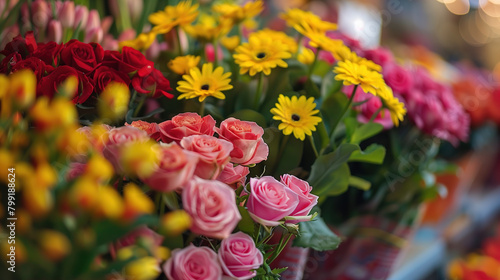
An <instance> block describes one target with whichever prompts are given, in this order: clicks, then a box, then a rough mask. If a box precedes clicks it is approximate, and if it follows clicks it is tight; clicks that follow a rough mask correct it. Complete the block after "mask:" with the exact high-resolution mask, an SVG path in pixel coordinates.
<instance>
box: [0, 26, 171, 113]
mask: <svg viewBox="0 0 500 280" xmlns="http://www.w3.org/2000/svg"><path fill="white" fill-rule="evenodd" d="M0 53H1V54H3V55H5V56H6V57H5V58H4V59H3V60H2V62H1V64H0V73H4V74H9V73H11V72H16V71H18V70H20V69H26V68H27V69H31V70H33V72H34V73H35V75H36V77H37V84H38V85H37V96H48V97H53V96H54V95H55V94H56V93H57V91H58V88H59V86H60V85H61V83H62V82H63V81H65V80H66V79H67V78H68V77H69V76H74V77H76V78H78V87H77V92H75V93H74V95H73V96H74V97H73V102H74V103H77V104H82V103H84V102H86V101H87V100H89V98H90V97H94V98H95V97H97V96H98V95H99V94H100V93H101V92H102V90H103V89H104V88H105V87H106V85H108V84H109V83H110V82H120V83H124V84H126V85H127V86H129V85H132V87H133V88H134V89H135V90H136V91H137V92H138V93H141V94H149V95H151V96H152V97H154V98H157V97H160V96H161V95H164V96H166V97H168V98H173V95H172V94H170V93H168V91H169V90H171V88H170V83H169V81H168V80H167V79H166V78H165V77H164V76H163V75H162V73H161V72H160V71H159V70H157V69H155V68H154V66H153V62H151V61H149V60H147V59H146V57H145V56H144V55H143V54H142V53H141V52H139V51H137V50H135V49H133V48H129V47H124V48H123V50H122V52H121V53H120V52H118V51H105V50H103V48H102V47H101V45H99V44H97V43H89V44H87V43H82V42H80V41H78V40H70V41H69V42H67V43H65V44H58V43H55V42H48V43H37V42H36V41H35V38H34V36H33V32H27V33H26V37H25V38H23V37H22V36H21V35H19V36H17V37H15V38H14V39H13V40H12V41H11V42H9V43H8V44H7V45H6V46H5V49H4V50H3V51H1V52H0ZM89 102H91V101H90V100H89Z"/></svg>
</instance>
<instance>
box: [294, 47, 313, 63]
mask: <svg viewBox="0 0 500 280" xmlns="http://www.w3.org/2000/svg"><path fill="white" fill-rule="evenodd" d="M314 56H315V54H314V52H313V51H312V50H311V49H309V48H302V51H301V52H300V53H299V55H298V56H297V60H298V61H300V62H301V63H304V64H306V65H309V64H312V63H313V61H314Z"/></svg>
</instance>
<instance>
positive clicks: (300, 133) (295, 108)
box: [271, 94, 321, 141]
mask: <svg viewBox="0 0 500 280" xmlns="http://www.w3.org/2000/svg"><path fill="white" fill-rule="evenodd" d="M271 113H272V114H273V115H274V116H273V119H275V120H279V121H281V123H280V125H279V126H278V129H280V130H282V131H283V134H285V135H290V134H291V133H292V132H293V136H295V138H297V139H300V140H302V141H303V140H304V139H305V137H306V134H307V135H312V131H316V125H317V124H318V123H320V122H321V118H320V117H318V116H314V115H315V114H317V113H319V110H316V104H315V103H314V98H313V97H309V98H307V99H306V97H305V96H303V95H302V96H301V97H299V98H297V96H292V98H291V99H290V97H287V96H284V95H283V94H280V96H279V97H278V103H276V107H275V108H272V109H271Z"/></svg>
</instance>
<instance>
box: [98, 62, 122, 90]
mask: <svg viewBox="0 0 500 280" xmlns="http://www.w3.org/2000/svg"><path fill="white" fill-rule="evenodd" d="M110 82H119V83H124V84H126V85H127V86H128V85H129V83H130V79H129V77H128V75H127V74H125V73H123V72H119V71H116V70H115V69H113V68H111V67H108V66H102V65H101V66H99V67H97V68H96V70H95V72H94V78H93V84H94V86H95V88H96V92H98V93H99V92H102V91H103V90H104V88H105V87H106V86H107V85H108V84H109V83H110Z"/></svg>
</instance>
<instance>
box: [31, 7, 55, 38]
mask: <svg viewBox="0 0 500 280" xmlns="http://www.w3.org/2000/svg"><path fill="white" fill-rule="evenodd" d="M31 17H32V22H33V25H34V26H36V27H38V28H39V30H40V32H43V31H42V30H45V28H46V27H47V24H49V20H50V18H51V17H52V12H51V10H50V7H49V4H47V2H46V1H43V0H37V1H35V2H33V3H32V4H31Z"/></svg>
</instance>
